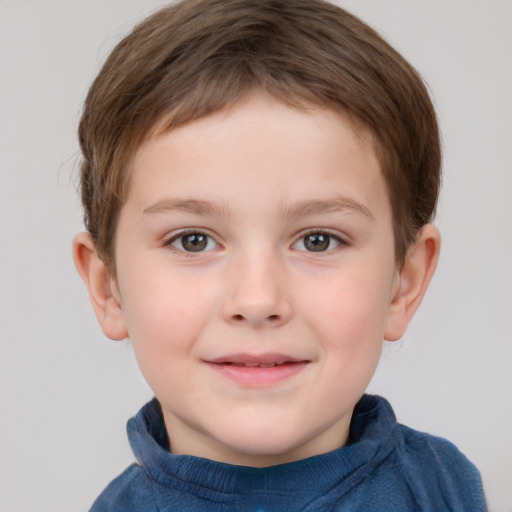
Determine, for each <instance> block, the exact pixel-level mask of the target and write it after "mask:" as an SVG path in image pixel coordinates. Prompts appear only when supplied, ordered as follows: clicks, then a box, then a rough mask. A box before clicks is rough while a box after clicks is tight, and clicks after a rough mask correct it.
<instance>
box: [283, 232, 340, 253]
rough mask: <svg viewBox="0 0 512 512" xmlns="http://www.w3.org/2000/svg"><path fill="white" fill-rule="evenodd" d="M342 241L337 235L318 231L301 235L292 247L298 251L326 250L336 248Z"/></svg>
mask: <svg viewBox="0 0 512 512" xmlns="http://www.w3.org/2000/svg"><path fill="white" fill-rule="evenodd" d="M343 243H344V242H343V240H341V239H340V238H339V237H337V236H334V235H331V234H329V233H326V232H323V231H318V232H312V233H308V234H307V235H305V236H303V237H301V238H300V239H299V240H297V242H295V244H294V245H293V248H294V249H297V250H299V251H308V252H326V251H328V250H332V249H336V247H339V246H340V245H342V244H343Z"/></svg>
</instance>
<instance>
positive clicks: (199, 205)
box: [143, 199, 228, 217]
mask: <svg viewBox="0 0 512 512" xmlns="http://www.w3.org/2000/svg"><path fill="white" fill-rule="evenodd" d="M166 212H181V213H193V214H196V215H212V214H216V215H219V216H223V217H227V216H228V212H227V208H225V207H224V206H221V205H217V204H216V203H212V202H210V201H202V200H199V199H163V200H162V201H157V202H156V203H154V204H152V205H151V206H148V207H147V208H144V210H143V213H145V214H146V213H166Z"/></svg>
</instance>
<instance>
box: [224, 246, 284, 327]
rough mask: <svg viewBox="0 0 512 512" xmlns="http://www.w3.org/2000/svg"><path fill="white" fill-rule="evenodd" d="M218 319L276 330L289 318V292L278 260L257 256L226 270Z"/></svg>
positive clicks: (240, 261)
mask: <svg viewBox="0 0 512 512" xmlns="http://www.w3.org/2000/svg"><path fill="white" fill-rule="evenodd" d="M225 283H226V284H227V287H226V295H225V297H224V302H223V304H222V315H223V318H224V320H225V321H226V322H228V323H230V324H234V325H240V326H244V325H245V326H251V327H254V328H262V327H280V326H282V325H284V324H286V323H287V322H289V320H290V318H291V316H292V306H291V303H290V296H291V290H290V287H289V283H288V278H287V273H286V270H285V268H284V265H283V264H282V263H281V262H280V261H279V258H278V257H272V256H265V255H262V254H261V253H260V254H259V255H253V256H252V257H245V258H240V259H238V261H235V262H233V264H232V265H230V266H229V268H227V269H226V281H225Z"/></svg>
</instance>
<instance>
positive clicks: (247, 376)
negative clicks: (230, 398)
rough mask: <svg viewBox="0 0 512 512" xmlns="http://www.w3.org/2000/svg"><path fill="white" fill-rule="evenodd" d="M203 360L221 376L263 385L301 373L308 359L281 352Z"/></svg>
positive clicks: (248, 383) (243, 382)
mask: <svg viewBox="0 0 512 512" xmlns="http://www.w3.org/2000/svg"><path fill="white" fill-rule="evenodd" d="M205 362H206V363H207V364H208V366H210V368H212V369H213V370H214V371H216V372H217V373H218V374H220V375H221V376H222V377H223V378H226V379H229V380H231V381H233V382H235V383H236V384H238V385H241V386H243V387H265V386H271V385H274V384H278V383H280V382H281V381H284V380H287V379H289V378H292V377H293V376H295V375H297V374H299V373H301V372H302V371H303V370H304V369H305V368H306V366H307V365H308V364H309V362H310V361H307V360H302V359H297V358H294V357H290V356H286V355H283V354H263V355H259V356H254V355H248V354H235V355H231V356H226V357H221V358H218V359H214V360H212V361H205Z"/></svg>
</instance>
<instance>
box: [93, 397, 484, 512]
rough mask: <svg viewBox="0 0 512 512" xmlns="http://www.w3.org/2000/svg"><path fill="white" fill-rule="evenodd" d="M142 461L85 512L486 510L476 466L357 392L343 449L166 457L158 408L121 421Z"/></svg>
mask: <svg viewBox="0 0 512 512" xmlns="http://www.w3.org/2000/svg"><path fill="white" fill-rule="evenodd" d="M128 436H129V439H130V444H131V446H132V449H133V452H134V454H135V456H136V458H137V460H138V462H139V464H134V465H132V466H130V467H129V468H128V469H126V471H125V472H124V473H122V474H121V475H120V476H119V477H117V478H116V479H115V480H114V481H113V482H112V483H111V484H110V485H109V486H108V487H107V488H106V489H105V491H104V492H103V493H102V494H101V496H100V497H99V498H98V499H97V500H96V502H95V503H94V505H93V507H92V509H91V512H107V511H108V512H132V511H133V512H153V511H154V512H157V511H158V512H170V511H173V512H186V511H201V512H203V511H211V512H217V511H218V512H220V511H225V512H244V511H247V512H249V511H251V512H281V511H282V512H297V511H311V512H312V511H315V512H319V511H344V512H356V511H357V512H365V511H378V512H384V511H392V512H400V511H408V512H410V511H416V510H425V511H429V512H435V511H448V510H449V511H461V512H462V511H464V512H468V511H470V512H478V511H483V510H486V506H485V500H484V496H483V491H482V484H481V480H480V476H479V474H478V471H477V469H476V468H475V467H474V466H473V465H472V464H471V462H469V461H468V459H466V457H465V456H464V455H463V454H461V453H460V452H459V451H458V450H457V448H455V446H453V445H452V444H451V443H450V442H448V441H446V440H444V439H440V438H437V437H432V436H430V435H427V434H423V433H420V432H416V431H414V430H412V429H410V428H407V427H404V426H402V425H399V424H398V423H397V422H396V418H395V415H394V414H393V411H392V409H391V406H390V405H389V403H388V402H387V401H386V400H384V399H383V398H380V397H377V396H370V395H364V396H363V398H362V399H361V400H360V401H359V403H358V404H357V406H356V408H355V410H354V415H353V418H352V423H351V430H350V442H349V444H347V445H346V446H344V447H342V448H340V449H338V450H335V451H332V452H329V453H325V454H322V455H317V456H315V457H311V458H308V459H304V460H300V461H297V462H292V463H289V464H283V465H279V466H272V467H268V468H250V467H243V466H232V465H229V464H223V463H219V462H214V461H211V460H207V459H202V458H199V457H192V456H188V455H173V454H172V453H170V452H169V451H168V441H167V437H166V433H165V427H164V422H163V418H162V413H161V409H160V406H159V404H158V402H157V401H156V399H155V400H153V401H152V402H150V403H148V404H146V405H145V406H144V407H143V408H142V409H141V410H140V412H139V413H138V414H137V416H136V417H135V418H132V419H131V420H130V421H129V422H128Z"/></svg>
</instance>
